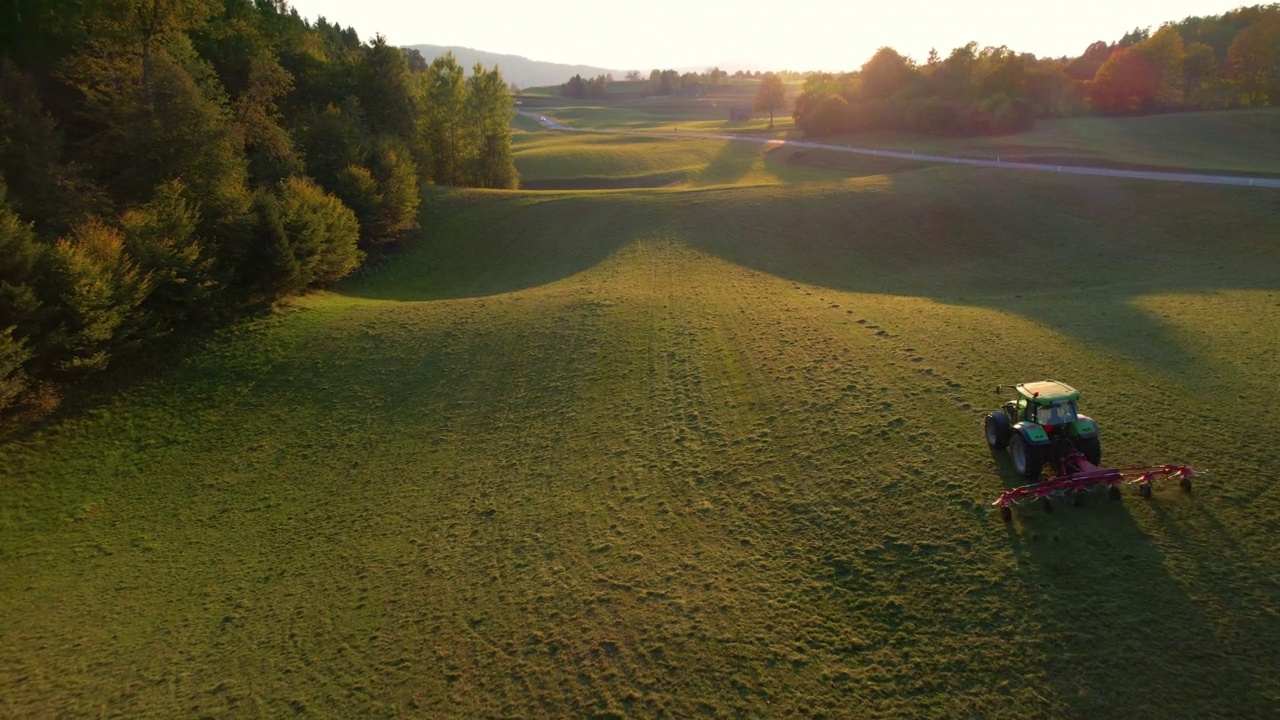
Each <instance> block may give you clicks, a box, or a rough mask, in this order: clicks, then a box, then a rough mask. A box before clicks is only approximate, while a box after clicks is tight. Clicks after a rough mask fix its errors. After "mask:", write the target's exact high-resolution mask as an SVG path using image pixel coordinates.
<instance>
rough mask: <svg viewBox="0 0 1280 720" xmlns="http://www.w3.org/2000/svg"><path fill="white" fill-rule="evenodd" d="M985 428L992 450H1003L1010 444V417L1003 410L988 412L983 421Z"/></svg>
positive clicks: (988, 444)
mask: <svg viewBox="0 0 1280 720" xmlns="http://www.w3.org/2000/svg"><path fill="white" fill-rule="evenodd" d="M982 424H983V430H985V431H986V434H987V446H988V447H990V448H991V449H992V450H1003V449H1005V448H1006V447H1008V446H1009V435H1010V434H1011V431H1010V429H1009V418H1008V416H1006V415H1005V414H1004V412H1003V411H1001V412H992V413H987V419H986V420H984V421H983V423H982Z"/></svg>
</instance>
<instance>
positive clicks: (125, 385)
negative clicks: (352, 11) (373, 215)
mask: <svg viewBox="0 0 1280 720" xmlns="http://www.w3.org/2000/svg"><path fill="white" fill-rule="evenodd" d="M557 117H560V115H557ZM570 119H571V118H566V120H570ZM601 122H602V123H603V121H601ZM1120 122H1127V121H1120ZM1192 122H1198V121H1197V120H1194V119H1193V120H1192ZM518 128H519V129H518V134H517V142H518V144H517V163H518V165H519V166H520V169H521V172H522V174H523V176H524V179H525V181H526V183H527V185H529V186H531V187H533V188H539V187H541V188H544V189H529V190H521V191H511V192H499V191H463V190H450V189H442V188H428V189H426V190H425V191H424V200H425V202H424V208H423V227H424V229H423V230H422V231H421V233H420V234H419V237H418V238H416V239H415V241H414V242H413V243H411V245H410V246H409V247H408V248H406V250H405V252H404V253H403V254H402V255H401V256H400V257H398V258H396V259H395V260H394V261H392V262H391V263H389V264H387V265H386V266H384V267H382V268H381V269H379V270H378V271H377V272H374V273H371V274H368V275H365V276H362V277H359V278H356V279H353V280H350V281H348V282H346V283H344V284H342V285H340V286H338V287H335V288H333V289H331V290H330V291H328V292H321V293H316V294H313V295H311V296H308V297H305V298H303V299H301V300H298V301H296V302H295V303H293V304H292V305H291V306H289V307H286V308H282V309H280V310H279V311H277V312H275V313H273V314H272V315H270V316H268V317H263V318H259V319H256V320H253V321H249V322H245V323H242V324H240V325H237V326H235V327H233V328H229V329H227V330H224V331H222V332H220V333H218V334H217V335H215V336H213V337H211V338H209V339H208V340H207V341H205V342H203V343H202V344H201V345H200V346H199V347H196V348H192V349H191V350H190V351H189V352H187V353H185V354H181V355H177V356H161V357H157V358H149V359H143V358H139V359H137V360H136V361H135V364H134V366H133V367H130V368H121V369H120V371H119V372H118V374H117V375H116V376H115V377H113V378H111V379H109V380H107V381H104V382H103V383H102V384H101V386H100V387H99V388H98V390H97V391H96V392H95V393H93V394H91V395H90V396H89V397H87V398H85V399H84V400H83V401H81V402H77V403H74V404H72V405H70V406H68V407H67V408H66V410H65V411H64V412H63V413H61V414H60V415H59V416H58V417H56V418H54V419H52V420H51V421H49V422H48V423H46V424H44V425H42V426H40V427H38V428H35V429H33V430H32V431H31V432H29V433H26V434H23V435H21V436H16V437H11V438H8V439H7V440H6V441H5V442H4V444H3V445H0V497H3V501H2V502H0V715H3V716H6V717H60V718H63V717H90V716H92V717H99V716H122V717H290V716H303V717H306V716H314V717H354V716H360V717H497V716H503V717H506V716H532V715H545V716H551V717H601V718H610V717H611V718H620V717H693V716H704V717H774V716H778V717H783V716H803V717H827V718H836V717H901V716H927V717H939V716H945V717H954V716H966V717H970V716H978V717H990V718H995V717H1010V718H1028V717H1158V718H1176V717H1185V718H1204V717H1233V718H1238V717H1268V716H1272V715H1274V713H1275V711H1276V708H1277V707H1280V680H1278V679H1277V678H1280V552H1278V551H1280V494H1278V493H1280V490H1278V489H1277V485H1276V478H1277V469H1278V468H1280V454H1277V448H1278V447H1280V422H1278V421H1277V420H1276V418H1275V413H1274V410H1273V409H1274V408H1275V407H1277V406H1280V385H1278V384H1277V383H1276V381H1275V370H1276V368H1277V367H1280V331H1278V330H1277V328H1280V275H1278V274H1277V268H1280V247H1278V246H1277V245H1276V242H1275V240H1276V238H1277V237H1280V196H1277V195H1276V193H1275V192H1274V191H1269V190H1262V189H1257V188H1224V187H1201V186H1195V185H1182V184H1175V183H1148V182H1140V181H1131V180H1111V179H1103V178H1091V177H1075V176H1060V175H1052V174H1040V173H1017V172H1011V171H1003V170H995V169H977V168H957V167H950V166H946V167H940V166H930V165H923V164H914V163H894V164H891V165H890V164H884V163H885V161H884V160H879V159H875V158H868V159H859V158H849V159H847V160H844V161H842V162H843V163H844V164H843V165H841V166H840V167H816V166H814V165H813V164H812V163H809V162H806V161H805V158H804V157H801V158H796V157H795V155H794V153H788V152H783V151H780V150H774V149H771V148H770V147H762V146H759V145H756V144H753V143H740V144H732V143H726V142H722V141H716V140H710V139H697V140H686V139H657V138H642V139H631V138H625V139H618V138H614V139H610V138H605V137H603V136H591V135H578V134H572V135H570V134H556V133H552V132H550V131H545V130H540V129H537V128H536V127H535V126H533V125H532V124H529V123H523V124H520V125H519V126H518ZM1114 132H1117V133H1118V132H1121V131H1119V130H1117V131H1114ZM1098 136H1099V137H1113V136H1112V135H1107V134H1106V133H1104V132H1099V134H1098ZM1109 142H1110V141H1106V142H1104V143H1103V145H1104V146H1105V145H1107V143H1109ZM1223 144H1224V145H1226V144H1229V143H1227V142H1226V141H1225V140H1224V141H1223ZM1100 147H1102V146H1100ZM1162 152H1167V153H1168V154H1170V156H1178V155H1177V154H1178V153H1180V152H1184V153H1185V152H1190V151H1186V150H1185V149H1183V150H1179V149H1176V148H1168V149H1166V150H1163V151H1162ZM1197 152H1199V151H1197ZM1247 155H1248V154H1247V153H1244V152H1240V153H1237V154H1236V155H1233V156H1231V157H1235V158H1236V159H1235V160H1230V161H1226V160H1224V161H1222V162H1221V163H1219V162H1217V161H1216V160H1213V159H1212V158H1209V156H1208V155H1207V154H1206V155H1205V156H1204V157H1205V158H1206V159H1205V160H1203V164H1205V165H1215V166H1216V165H1222V164H1227V165H1232V166H1240V169H1247V168H1245V167H1244V165H1243V164H1247V163H1248V162H1255V163H1265V162H1271V161H1266V160H1265V157H1266V156H1265V155H1264V156H1260V157H1259V159H1257V160H1253V161H1250V160H1248V157H1247ZM1185 157H1189V156H1185ZM1189 163H1190V164H1189V165H1188V166H1189V167H1199V166H1200V165H1199V164H1197V162H1190V161H1189ZM1253 169H1257V170H1262V169H1265V170H1268V171H1270V172H1274V171H1276V169H1277V168H1276V165H1275V164H1274V163H1273V164H1271V165H1269V166H1267V167H1265V168H1263V167H1261V165H1257V166H1255V167H1253ZM1041 378H1056V379H1060V380H1063V381H1066V382H1068V383H1071V384H1073V385H1075V386H1076V387H1078V388H1080V389H1081V390H1082V391H1083V393H1084V397H1083V398H1082V406H1083V409H1084V410H1085V411H1086V412H1088V413H1089V414H1091V415H1092V416H1093V417H1094V418H1096V419H1097V420H1098V421H1099V424H1100V426H1101V428H1102V433H1103V434H1102V444H1103V460H1104V463H1106V462H1116V463H1123V464H1131V463H1158V462H1179V463H1186V464H1189V465H1192V466H1193V467H1195V468H1197V469H1200V470H1207V471H1209V472H1208V474H1206V475H1204V476H1203V477H1202V478H1201V479H1199V480H1198V483H1197V486H1196V491H1195V493H1194V494H1192V495H1190V496H1187V495H1184V494H1182V493H1181V491H1179V490H1178V489H1177V488H1176V487H1172V486H1171V487H1167V488H1165V487H1161V488H1158V489H1157V491H1156V493H1155V496H1154V497H1153V498H1152V499H1150V500H1142V499H1140V498H1139V497H1138V496H1137V494H1136V493H1132V492H1131V493H1127V494H1126V495H1125V497H1124V498H1123V500H1122V501H1121V502H1109V501H1107V500H1106V498H1105V494H1104V493H1099V494H1097V495H1096V496H1094V497H1093V498H1091V499H1090V502H1089V503H1088V504H1086V506H1085V507H1082V508H1071V507H1060V508H1059V509H1058V511H1057V512H1055V513H1053V514H1045V513H1043V512H1041V511H1040V510H1038V509H1035V508H1030V507H1027V508H1019V509H1018V511H1017V512H1015V516H1014V520H1013V522H1012V523H1011V524H1007V525H1006V524H1004V523H1002V522H1001V521H1000V520H999V519H998V517H997V515H996V514H995V512H994V511H993V510H992V509H991V508H990V507H989V503H990V502H991V500H993V499H994V498H995V497H996V496H997V495H998V494H999V493H1000V491H1001V489H1002V488H1003V487H1006V486H1007V485H1011V484H1014V483H1016V482H1017V481H1016V479H1015V478H1014V476H1013V473H1012V471H1011V469H1010V468H1009V467H1008V463H1007V461H1006V460H1005V459H1004V458H1003V457H1000V456H994V455H993V454H992V453H990V452H989V451H988V450H987V448H986V445H985V443H984V441H983V439H982V432H981V418H982V415H983V413H984V412H985V411H987V410H989V409H992V408H994V407H996V406H997V404H998V401H999V399H998V398H997V397H996V396H995V395H993V394H992V388H993V386H994V385H995V384H996V383H1000V382H1005V383H1007V382H1017V381H1023V380H1032V379H1041Z"/></svg>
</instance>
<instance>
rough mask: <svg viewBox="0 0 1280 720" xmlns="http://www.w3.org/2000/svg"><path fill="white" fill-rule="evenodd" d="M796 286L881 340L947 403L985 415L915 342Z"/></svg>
mask: <svg viewBox="0 0 1280 720" xmlns="http://www.w3.org/2000/svg"><path fill="white" fill-rule="evenodd" d="M793 289H794V290H796V291H797V292H799V293H802V294H803V295H804V296H806V297H812V298H813V299H814V301H816V302H817V303H821V304H822V305H824V306H826V307H827V308H828V309H830V310H831V311H832V312H833V313H838V314H840V315H843V316H845V317H847V318H848V319H849V322H850V323H852V324H854V325H856V326H858V327H860V328H862V329H863V330H865V331H866V333H867V334H868V335H870V336H871V337H872V338H874V339H875V340H876V341H877V342H878V343H882V344H883V346H884V347H885V349H886V350H888V351H889V353H890V355H891V356H892V357H893V358H894V361H895V363H896V364H898V365H899V366H900V367H904V368H908V369H910V371H911V372H912V373H914V374H915V375H917V376H918V377H919V378H920V381H921V382H922V383H924V384H927V385H931V386H933V387H934V388H936V389H937V391H938V392H939V393H940V394H942V396H943V397H944V398H946V400H947V402H948V403H950V404H951V405H953V406H954V407H955V408H956V409H958V410H960V411H962V412H964V413H966V414H969V415H973V416H974V417H977V418H980V417H982V415H983V413H984V410H983V409H982V408H980V407H977V406H975V405H974V404H973V403H972V402H971V401H970V400H969V398H968V397H967V396H966V394H965V392H964V385H963V384H962V383H961V382H960V381H958V380H956V379H954V378H952V377H950V376H948V375H946V374H943V373H940V372H938V371H937V370H935V369H934V368H933V367H932V366H930V365H929V364H928V358H926V357H925V356H924V355H922V354H921V351H920V350H918V349H917V348H916V347H915V346H914V345H911V344H909V343H908V342H906V341H905V340H906V338H905V336H904V335H899V334H896V333H894V332H890V331H889V330H888V329H887V328H885V327H883V326H881V325H880V324H879V323H878V322H876V321H874V320H871V319H868V318H867V317H866V315H867V313H860V312H859V311H856V310H854V309H852V308H845V307H843V306H842V304H841V303H839V302H837V301H836V300H833V299H831V298H828V297H824V296H822V295H820V294H815V289H813V288H806V287H805V286H802V285H793Z"/></svg>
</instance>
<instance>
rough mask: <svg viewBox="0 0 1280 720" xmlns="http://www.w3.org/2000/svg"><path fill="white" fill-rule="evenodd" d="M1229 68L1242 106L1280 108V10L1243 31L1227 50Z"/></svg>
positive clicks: (1230, 79)
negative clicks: (1274, 106)
mask: <svg viewBox="0 0 1280 720" xmlns="http://www.w3.org/2000/svg"><path fill="white" fill-rule="evenodd" d="M1227 67H1228V80H1229V82H1230V83H1231V85H1232V87H1233V88H1234V89H1235V91H1236V94H1237V97H1238V98H1239V100H1240V102H1241V104H1244V105H1252V106H1263V105H1280V8H1277V9H1275V10H1274V11H1273V12H1270V13H1268V14H1266V15H1264V16H1263V17H1262V18H1261V19H1260V20H1259V21H1258V22H1256V23H1254V24H1253V25H1251V26H1249V27H1247V28H1245V29H1244V30H1241V31H1240V34H1239V35H1237V36H1236V39H1235V40H1234V41H1232V43H1231V47H1230V48H1228V50H1227Z"/></svg>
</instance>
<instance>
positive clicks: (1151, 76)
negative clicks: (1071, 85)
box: [1088, 47, 1157, 114]
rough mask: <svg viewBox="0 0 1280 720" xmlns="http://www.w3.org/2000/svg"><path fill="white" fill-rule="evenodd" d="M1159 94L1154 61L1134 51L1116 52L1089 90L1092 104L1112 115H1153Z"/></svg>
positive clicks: (1100, 70) (1128, 49) (1104, 64)
mask: <svg viewBox="0 0 1280 720" xmlns="http://www.w3.org/2000/svg"><path fill="white" fill-rule="evenodd" d="M1156 93H1157V86H1156V76H1155V73H1154V72H1153V71H1152V69H1151V63H1150V61H1148V60H1147V58H1146V57H1144V56H1143V55H1142V54H1141V53H1139V52H1136V51H1135V50H1134V49H1133V48H1131V47H1129V48H1124V49H1122V50H1118V51H1116V52H1115V53H1114V54H1113V55H1112V56H1111V57H1110V59H1108V60H1107V61H1106V62H1105V63H1103V64H1102V67H1100V68H1098V75H1097V77H1095V78H1094V79H1093V82H1091V83H1090V84H1089V86H1088V97H1089V102H1090V103H1091V104H1092V105H1093V106H1094V107H1095V108H1097V109H1099V110H1101V111H1103V112H1108V113H1118V114H1124V113H1141V112H1150V111H1151V110H1152V109H1153V108H1154V107H1155V104H1156Z"/></svg>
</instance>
